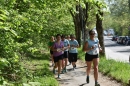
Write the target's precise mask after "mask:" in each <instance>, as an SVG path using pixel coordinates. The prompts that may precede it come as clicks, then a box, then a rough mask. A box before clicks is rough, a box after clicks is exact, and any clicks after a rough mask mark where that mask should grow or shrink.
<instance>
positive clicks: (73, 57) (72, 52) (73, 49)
mask: <svg viewBox="0 0 130 86" xmlns="http://www.w3.org/2000/svg"><path fill="white" fill-rule="evenodd" d="M70 39H71V40H70V41H69V43H70V49H69V58H70V61H71V63H72V66H73V70H74V68H76V62H77V56H78V50H77V48H78V47H79V44H78V41H77V40H76V39H75V37H74V35H71V36H70Z"/></svg>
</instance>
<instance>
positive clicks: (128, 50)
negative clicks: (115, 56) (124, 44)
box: [117, 49, 130, 52]
mask: <svg viewBox="0 0 130 86" xmlns="http://www.w3.org/2000/svg"><path fill="white" fill-rule="evenodd" d="M117 52H130V49H127V50H120V51H117Z"/></svg>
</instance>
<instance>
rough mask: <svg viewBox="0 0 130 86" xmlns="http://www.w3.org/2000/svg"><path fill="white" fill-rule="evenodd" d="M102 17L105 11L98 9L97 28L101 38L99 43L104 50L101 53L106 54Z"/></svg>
mask: <svg viewBox="0 0 130 86" xmlns="http://www.w3.org/2000/svg"><path fill="white" fill-rule="evenodd" d="M101 17H103V12H101V11H100V9H99V10H98V14H96V19H97V21H96V30H97V33H98V39H99V43H100V45H101V47H102V52H101V53H100V55H103V56H105V47H104V40H103V39H104V36H103V26H102V19H101Z"/></svg>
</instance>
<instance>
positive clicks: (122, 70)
mask: <svg viewBox="0 0 130 86" xmlns="http://www.w3.org/2000/svg"><path fill="white" fill-rule="evenodd" d="M78 58H79V59H81V60H83V61H85V60H84V58H85V54H84V52H82V49H81V48H79V49H78ZM99 71H100V72H102V73H103V74H104V75H107V76H109V77H111V78H112V79H115V80H117V81H119V82H121V83H123V84H124V86H126V85H128V80H130V64H128V63H123V62H118V61H115V60H107V59H106V58H105V57H102V58H100V62H99Z"/></svg>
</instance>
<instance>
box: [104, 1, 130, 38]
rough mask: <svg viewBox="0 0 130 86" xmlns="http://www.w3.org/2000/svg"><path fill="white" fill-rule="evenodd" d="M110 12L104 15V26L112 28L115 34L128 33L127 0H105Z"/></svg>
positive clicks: (129, 17)
mask: <svg viewBox="0 0 130 86" xmlns="http://www.w3.org/2000/svg"><path fill="white" fill-rule="evenodd" d="M107 1H108V3H107V4H108V6H109V9H110V12H111V13H110V14H106V15H105V19H104V27H105V28H106V29H108V28H113V29H114V30H115V31H116V35H125V36H128V35H130V34H129V32H130V30H128V28H129V26H130V21H129V19H130V15H129V6H128V1H126V0H124V1H122V0H107Z"/></svg>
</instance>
